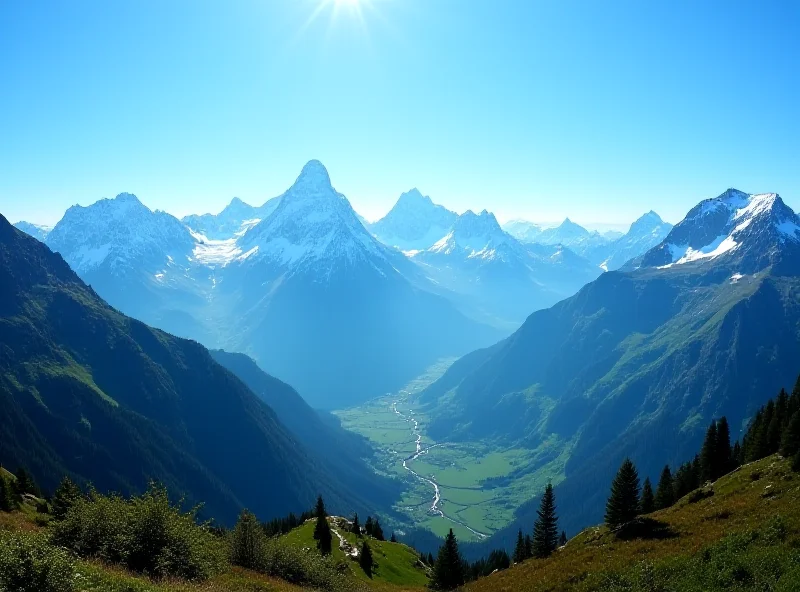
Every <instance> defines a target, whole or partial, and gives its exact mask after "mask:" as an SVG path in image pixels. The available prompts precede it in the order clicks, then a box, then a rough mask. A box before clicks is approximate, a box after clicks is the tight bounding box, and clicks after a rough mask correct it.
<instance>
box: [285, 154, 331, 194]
mask: <svg viewBox="0 0 800 592" xmlns="http://www.w3.org/2000/svg"><path fill="white" fill-rule="evenodd" d="M332 190H333V187H332V186H331V178H330V175H329V174H328V169H326V168H325V165H323V164H322V163H321V162H320V161H318V160H309V161H308V162H307V163H306V164H305V166H304V167H303V170H301V171H300V176H299V177H297V180H296V181H295V182H294V185H292V188H291V189H290V192H293V193H294V194H295V195H297V194H298V193H300V192H304V193H307V194H311V195H321V194H324V193H325V192H327V191H332Z"/></svg>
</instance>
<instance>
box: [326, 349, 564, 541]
mask: <svg viewBox="0 0 800 592" xmlns="http://www.w3.org/2000/svg"><path fill="white" fill-rule="evenodd" d="M453 361H454V360H451V359H447V360H441V361H439V362H438V363H437V364H436V365H434V366H432V367H431V368H429V369H428V370H427V371H426V372H425V373H424V374H423V375H421V376H420V377H418V378H417V379H416V380H414V381H412V382H411V383H409V384H408V385H407V386H406V387H404V388H403V389H401V390H400V391H398V392H397V393H394V394H387V395H385V396H383V397H379V398H377V399H374V400H372V401H369V402H367V403H365V404H363V405H360V406H358V407H353V408H350V409H345V410H341V411H337V412H335V415H337V416H338V417H339V419H340V420H341V421H342V427H344V428H345V429H347V430H350V431H352V432H355V433H357V434H360V435H362V436H364V437H366V438H367V439H368V440H369V442H370V444H371V445H372V446H373V447H374V449H375V451H376V454H375V457H374V460H373V463H374V468H375V470H376V471H377V472H378V473H380V474H383V475H387V476H392V477H395V478H399V479H401V480H402V482H403V484H404V485H405V490H404V493H403V495H402V497H401V498H400V500H399V501H398V502H397V504H396V505H395V507H394V509H395V510H396V511H398V512H399V513H400V514H402V515H404V516H405V518H406V520H405V521H404V522H399V523H398V524H396V525H393V526H394V527H395V529H396V530H398V531H400V532H404V530H407V529H413V528H420V529H425V530H428V531H430V532H432V533H433V534H435V535H437V536H444V535H446V534H447V532H448V530H449V529H451V528H452V529H453V531H454V532H455V533H456V535H457V536H458V538H459V540H464V541H474V542H479V541H483V540H486V539H488V537H490V536H491V535H492V534H493V533H494V532H496V531H497V530H499V529H501V528H503V527H504V526H506V525H507V524H509V523H510V522H511V520H512V519H513V516H514V511H515V510H516V509H517V508H518V507H519V506H520V505H522V504H523V503H524V502H526V501H528V500H529V499H531V498H532V497H534V496H535V495H536V493H537V492H538V491H540V490H541V489H542V488H543V487H544V486H545V485H546V484H547V482H548V481H552V482H553V483H557V482H559V481H561V480H562V479H563V470H564V465H565V463H566V460H567V458H568V457H567V454H566V452H564V453H562V454H559V455H558V456H556V458H555V459H554V460H552V461H551V462H549V463H546V464H544V465H543V466H537V465H536V464H535V463H536V460H537V458H538V456H539V454H540V452H541V450H538V449H537V450H528V449H525V448H521V447H502V446H496V445H493V444H492V443H489V442H479V441H468V440H465V441H446V440H445V441H435V440H433V439H432V438H431V437H430V436H429V435H428V434H427V432H426V427H427V426H428V424H429V421H430V417H429V415H428V414H427V413H426V411H425V409H424V408H423V407H420V401H419V393H420V392H421V391H422V390H423V389H424V388H425V387H427V386H428V385H429V384H431V383H432V382H434V381H435V380H436V379H438V378H439V377H440V376H441V375H442V374H443V373H444V372H445V371H446V370H447V368H448V367H449V366H450V365H451V364H452V362H453ZM534 466H536V467H537V468H536V470H531V467H534Z"/></svg>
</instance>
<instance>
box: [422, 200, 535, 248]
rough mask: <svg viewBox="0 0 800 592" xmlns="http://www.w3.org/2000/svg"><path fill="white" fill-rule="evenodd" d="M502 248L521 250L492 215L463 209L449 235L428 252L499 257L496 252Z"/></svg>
mask: <svg viewBox="0 0 800 592" xmlns="http://www.w3.org/2000/svg"><path fill="white" fill-rule="evenodd" d="M505 245H513V246H515V247H517V248H521V245H519V243H518V242H517V240H516V239H515V238H513V237H512V236H511V235H509V234H508V233H507V232H505V231H504V230H503V229H502V228H500V225H499V224H498V223H497V219H496V218H495V217H494V214H492V213H491V212H488V211H486V210H483V211H482V212H481V213H480V214H476V213H475V212H473V211H472V210H467V211H466V212H464V213H463V214H461V215H460V216H459V217H458V218H457V219H456V221H455V223H454V224H453V227H452V228H451V229H450V232H448V233H447V235H445V236H444V238H442V239H441V240H439V241H438V242H437V243H436V244H434V245H433V246H432V247H431V248H430V249H429V250H430V251H431V252H432V253H439V254H446V255H449V254H451V253H460V252H467V253H468V256H470V257H482V258H494V257H497V256H499V255H500V253H498V249H500V248H502V247H503V246H505Z"/></svg>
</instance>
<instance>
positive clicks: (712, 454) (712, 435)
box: [700, 421, 717, 483]
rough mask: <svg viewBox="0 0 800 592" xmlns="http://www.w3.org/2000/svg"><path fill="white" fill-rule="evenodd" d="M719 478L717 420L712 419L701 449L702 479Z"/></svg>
mask: <svg viewBox="0 0 800 592" xmlns="http://www.w3.org/2000/svg"><path fill="white" fill-rule="evenodd" d="M716 478H717V422H716V421H712V422H711V425H710V426H708V430H707V431H706V439H705V441H704V442H703V448H702V449H701V451H700V481H701V482H702V483H705V482H706V481H715V480H716Z"/></svg>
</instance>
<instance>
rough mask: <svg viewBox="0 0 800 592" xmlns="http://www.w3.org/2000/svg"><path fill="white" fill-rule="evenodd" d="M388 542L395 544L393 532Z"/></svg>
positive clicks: (395, 539) (395, 538)
mask: <svg viewBox="0 0 800 592" xmlns="http://www.w3.org/2000/svg"><path fill="white" fill-rule="evenodd" d="M389 542H390V543H396V542H397V537H396V536H394V531H392V536H391V538H390V539H389Z"/></svg>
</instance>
